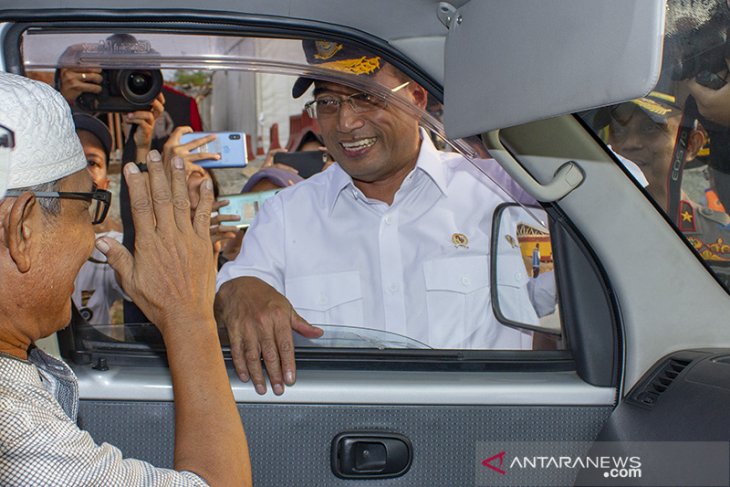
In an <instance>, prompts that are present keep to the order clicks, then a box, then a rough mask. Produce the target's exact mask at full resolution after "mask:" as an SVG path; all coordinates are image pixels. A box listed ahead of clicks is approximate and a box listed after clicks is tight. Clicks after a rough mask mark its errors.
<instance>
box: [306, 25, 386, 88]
mask: <svg viewBox="0 0 730 487" xmlns="http://www.w3.org/2000/svg"><path fill="white" fill-rule="evenodd" d="M302 47H303V48H304V54H305V55H306V56H307V62H308V63H309V64H311V65H313V66H319V67H322V68H327V69H331V70H333V71H339V72H341V73H349V74H354V75H357V76H372V75H374V74H375V73H377V72H378V71H379V70H380V68H381V67H383V62H382V60H381V59H380V56H375V55H373V54H372V53H371V52H368V51H366V50H364V49H362V48H360V47H358V46H352V45H348V44H343V43H341V42H333V41H326V40H321V39H320V40H317V41H313V40H304V41H302ZM312 83H314V79H312V78H305V77H301V78H299V79H297V81H296V82H295V83H294V87H293V88H292V96H293V97H294V98H299V97H300V96H302V95H303V94H304V92H305V91H307V89H309V87H310V86H311V85H312Z"/></svg>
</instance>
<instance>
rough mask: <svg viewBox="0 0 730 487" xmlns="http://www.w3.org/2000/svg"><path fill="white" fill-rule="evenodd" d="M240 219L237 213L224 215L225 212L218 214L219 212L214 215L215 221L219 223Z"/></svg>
mask: <svg viewBox="0 0 730 487" xmlns="http://www.w3.org/2000/svg"><path fill="white" fill-rule="evenodd" d="M240 219H241V217H240V216H239V215H226V214H223V215H220V214H219V215H218V216H217V217H216V223H221V222H237V221H238V220H240Z"/></svg>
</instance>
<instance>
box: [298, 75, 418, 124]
mask: <svg viewBox="0 0 730 487" xmlns="http://www.w3.org/2000/svg"><path fill="white" fill-rule="evenodd" d="M409 83H410V81H407V82H405V83H403V84H401V85H399V86H396V87H395V88H393V89H391V90H390V91H391V93H395V92H397V91H400V90H402V89H403V88H405V87H406V86H408V84H409ZM343 103H347V104H348V105H349V106H350V108H352V111H353V112H355V113H367V112H371V111H373V110H382V109H383V108H386V107H387V106H388V101H387V100H386V99H385V98H383V97H380V96H377V95H373V94H371V93H362V92H361V93H353V94H352V95H349V96H345V97H342V98H340V97H337V96H332V95H324V96H320V97H319V98H316V99H314V100H312V101H310V102H308V103H306V104H305V105H304V109H305V110H306V111H307V115H309V116H310V117H312V118H326V117H331V116H333V115H336V114H337V113H338V112H339V111H340V107H342V104H343Z"/></svg>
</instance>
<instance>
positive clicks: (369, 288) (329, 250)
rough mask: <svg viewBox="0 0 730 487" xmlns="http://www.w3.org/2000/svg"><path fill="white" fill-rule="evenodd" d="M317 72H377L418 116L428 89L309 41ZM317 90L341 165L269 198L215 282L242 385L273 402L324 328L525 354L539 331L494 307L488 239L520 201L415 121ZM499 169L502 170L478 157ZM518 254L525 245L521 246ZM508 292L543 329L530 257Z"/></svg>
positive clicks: (369, 98) (369, 60)
mask: <svg viewBox="0 0 730 487" xmlns="http://www.w3.org/2000/svg"><path fill="white" fill-rule="evenodd" d="M304 48H305V53H306V54H307V59H308V61H309V62H310V63H316V64H319V65H321V66H325V67H327V66H330V67H332V68H333V69H340V68H341V67H342V66H347V68H346V69H347V70H348V71H349V72H351V73H353V74H361V75H366V76H369V77H371V78H372V79H373V80H374V81H375V82H376V83H378V84H380V85H381V86H383V87H384V88H386V89H390V90H391V92H393V93H394V96H397V97H400V98H401V99H402V100H403V101H405V102H406V103H407V104H409V105H410V106H412V107H415V108H416V109H420V110H423V109H425V107H426V102H427V92H426V91H425V90H424V89H423V88H422V87H421V86H419V85H418V84H416V83H414V82H413V81H411V80H409V79H408V78H407V77H405V76H404V75H403V74H402V73H400V72H399V71H398V70H397V69H396V68H394V67H393V66H391V65H389V64H385V63H383V62H382V61H381V60H380V58H378V57H372V56H369V55H368V54H367V53H363V52H360V51H359V50H358V49H356V48H353V47H352V46H343V45H342V44H337V43H329V42H324V41H317V42H314V41H304ZM312 83H314V87H315V88H314V98H315V99H314V101H313V102H310V103H308V104H307V107H308V110H309V111H310V115H312V116H314V117H316V119H317V121H318V123H319V126H320V128H321V134H322V136H323V139H324V143H325V145H326V146H327V150H328V152H329V153H330V154H331V155H332V156H333V158H334V160H335V161H337V164H334V165H333V166H332V167H330V168H329V169H328V170H326V171H324V172H323V173H320V174H317V175H315V176H313V177H311V178H310V179H308V180H306V181H304V182H301V183H299V184H298V185H296V186H293V187H291V188H288V189H285V190H283V191H281V192H280V193H279V194H278V195H277V196H276V197H274V198H272V199H270V200H269V201H267V203H266V204H265V205H264V207H263V209H262V210H261V212H260V213H259V216H258V218H257V220H256V222H255V223H254V224H253V225H252V226H251V228H250V229H249V230H248V233H247V234H246V237H245V239H244V244H243V247H242V251H241V253H240V254H239V256H238V257H237V258H236V259H235V260H234V261H232V262H229V263H228V264H226V265H225V266H224V267H223V268H222V269H221V271H220V274H219V276H218V294H217V297H216V316H217V318H218V320H219V322H222V323H224V324H225V326H226V327H227V330H228V334H229V338H230V342H231V353H232V356H233V359H234V364H235V366H236V370H237V372H238V374H239V377H241V379H242V380H244V381H247V380H248V379H249V377H250V378H251V379H252V380H253V383H254V386H255V387H256V390H257V392H259V393H260V394H263V393H265V391H266V385H265V382H264V379H263V374H262V371H261V364H260V357H261V356H262V355H263V358H264V361H265V363H266V369H267V372H268V376H269V380H270V381H271V384H272V389H273V390H274V392H275V393H276V394H281V393H282V392H283V390H284V384H287V385H291V384H293V383H294V380H295V375H294V374H295V367H294V356H293V341H292V333H291V331H292V330H294V331H296V332H298V333H300V334H302V335H303V336H305V337H307V338H314V337H317V336H321V333H322V331H321V329H319V328H317V327H314V326H311V325H310V324H309V322H312V323H317V324H341V325H351V326H362V327H367V328H375V329H379V330H384V331H387V332H393V333H397V334H401V335H406V336H408V337H410V338H412V339H415V340H418V341H421V342H423V343H425V344H427V345H429V346H432V347H435V348H477V349H479V348H481V349H494V348H499V349H524V348H530V347H531V343H532V336H531V334H530V333H528V332H523V331H519V330H516V329H514V328H509V327H506V326H503V325H501V324H500V323H499V322H497V320H496V318H495V317H494V315H493V313H492V309H491V298H490V286H489V259H488V255H489V242H490V234H491V231H492V216H493V212H494V210H495V208H496V207H497V206H498V205H499V204H501V203H504V202H507V201H512V200H511V198H510V197H509V196H508V195H507V194H506V193H505V192H504V191H502V189H500V188H499V187H498V186H497V185H496V184H495V183H493V182H492V181H491V180H490V179H489V178H488V177H486V176H485V175H484V174H482V172H480V170H479V169H477V167H475V166H474V165H472V164H471V163H469V162H468V161H467V160H466V159H464V158H463V157H462V156H460V155H458V154H455V153H444V152H440V151H438V150H436V148H435V147H434V146H433V144H432V143H431V141H430V139H429V138H428V136H427V134H426V132H425V131H423V130H420V129H419V120H418V117H415V116H414V115H412V114H410V113H407V112H406V111H404V110H402V109H401V108H398V107H397V106H396V105H397V104H396V103H395V102H394V101H393V100H391V101H390V102H389V101H387V100H385V99H383V98H380V97H378V96H375V95H370V94H365V93H361V92H359V91H358V90H355V89H353V88H350V87H347V86H344V85H341V84H337V83H332V82H327V81H319V80H317V81H313V80H311V79H308V78H300V79H299V80H298V81H297V83H296V84H295V86H294V90H293V95H294V96H295V97H299V96H301V95H302V94H303V93H304V92H305V91H306V90H307V89H308V87H309V86H310V85H311V84H312ZM480 163H482V164H494V161H480ZM515 253H516V255H517V256H519V250H515ZM513 262H516V263H517V265H516V266H515V267H514V268H513V269H510V271H508V272H502V273H500V275H503V276H504V280H501V281H500V284H505V285H507V286H511V287H514V288H515V289H516V290H518V292H517V293H512V295H513V296H517V297H516V299H511V300H510V303H508V304H503V303H502V305H503V306H509V307H513V308H515V309H516V310H518V311H516V312H515V313H514V314H512V316H525V313H526V314H527V319H528V321H534V320H536V319H537V318H536V315H535V313H534V309H533V308H532V306H531V304H530V302H529V297H528V294H527V290H526V284H527V281H528V276H527V273H526V268H525V266H524V264H523V263H522V260H521V258H516V259H514V260H513Z"/></svg>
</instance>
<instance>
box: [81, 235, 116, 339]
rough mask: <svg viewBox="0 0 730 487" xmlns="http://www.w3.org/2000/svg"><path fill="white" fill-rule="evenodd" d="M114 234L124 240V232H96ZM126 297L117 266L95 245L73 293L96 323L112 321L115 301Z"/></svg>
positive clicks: (82, 312) (84, 313)
mask: <svg viewBox="0 0 730 487" xmlns="http://www.w3.org/2000/svg"><path fill="white" fill-rule="evenodd" d="M104 236H107V237H112V238H114V239H116V240H117V241H118V242H120V243H121V241H122V234H121V233H119V232H114V231H111V232H106V233H100V234H97V235H96V238H99V237H104ZM123 298H124V291H123V290H122V288H121V286H119V284H118V283H117V279H116V276H115V275H114V269H112V267H111V266H110V265H109V264H107V263H106V257H105V256H104V254H102V253H101V252H99V251H98V250H97V249H96V248H94V252H93V253H92V255H91V259H89V260H87V261H86V262H84V265H82V266H81V270H80V271H79V274H78V275H77V276H76V280H75V282H74V292H73V294H72V295H71V299H73V302H74V304H75V305H76V308H78V310H79V312H80V313H81V316H83V318H84V319H85V320H86V321H87V322H89V323H90V324H92V325H108V324H111V317H110V316H109V309H110V308H111V305H112V304H113V303H114V301H117V300H119V299H123Z"/></svg>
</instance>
